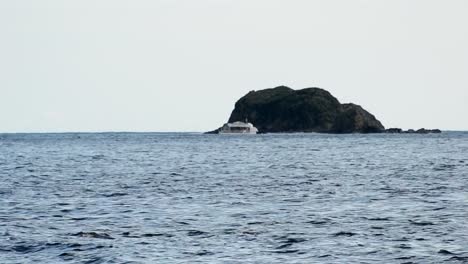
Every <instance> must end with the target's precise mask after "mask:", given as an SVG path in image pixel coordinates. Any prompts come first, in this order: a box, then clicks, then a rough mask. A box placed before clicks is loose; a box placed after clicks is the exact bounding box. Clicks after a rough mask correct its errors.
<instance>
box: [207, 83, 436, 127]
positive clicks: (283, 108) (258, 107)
mask: <svg viewBox="0 0 468 264" xmlns="http://www.w3.org/2000/svg"><path fill="white" fill-rule="evenodd" d="M245 120H248V122H250V123H252V124H253V125H254V126H255V127H256V128H258V131H259V133H298V132H316V133H330V134H347V133H391V134H400V133H401V134H429V133H441V131H440V130H439V129H425V128H421V129H418V130H414V129H409V130H403V129H401V128H388V129H385V127H384V126H383V125H382V123H381V122H380V121H379V120H378V119H377V118H376V117H375V116H374V115H373V114H371V113H369V112H368V111H366V110H365V109H364V108H363V107H361V106H360V105H357V104H353V103H344V104H343V103H340V102H339V101H338V99H336V98H335V97H334V96H333V95H332V94H330V93H329V92H328V91H326V90H324V89H321V88H316V87H313V88H304V89H300V90H294V89H291V88H289V87H286V86H278V87H275V88H270V89H264V90H259V91H250V92H249V93H247V94H246V95H245V96H243V97H242V98H240V99H239V100H238V101H237V102H236V104H235V107H234V110H233V111H232V113H231V116H230V117H229V120H228V123H234V122H236V121H242V122H243V121H245ZM218 132H219V129H215V130H213V131H210V132H207V134H217V133H218Z"/></svg>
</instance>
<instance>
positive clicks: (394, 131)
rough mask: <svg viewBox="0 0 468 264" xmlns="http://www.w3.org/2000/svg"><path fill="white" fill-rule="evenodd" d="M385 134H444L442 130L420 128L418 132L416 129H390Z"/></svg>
mask: <svg viewBox="0 0 468 264" xmlns="http://www.w3.org/2000/svg"><path fill="white" fill-rule="evenodd" d="M384 132H385V133H390V134H400V133H401V134H430V133H435V134H438V133H442V131H441V130H440V129H425V128H420V129H418V130H414V129H408V130H403V129H401V128H389V129H385V131H384Z"/></svg>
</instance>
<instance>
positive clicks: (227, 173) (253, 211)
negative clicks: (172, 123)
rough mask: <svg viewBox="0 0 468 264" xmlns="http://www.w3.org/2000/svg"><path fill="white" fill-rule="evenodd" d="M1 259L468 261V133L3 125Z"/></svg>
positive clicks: (0, 136)
mask: <svg viewBox="0 0 468 264" xmlns="http://www.w3.org/2000/svg"><path fill="white" fill-rule="evenodd" d="M0 180H1V183H0V263H2V264H12V263H21V264H23V263H88V264H96V263H468V133H466V132H444V133H442V134H430V135H413V134H411V135H398V134H396V135H395V134H369V135H359V134H352V135H324V134H265V135H255V136H223V135H201V134H191V133H89V134H87V133H65V134H0Z"/></svg>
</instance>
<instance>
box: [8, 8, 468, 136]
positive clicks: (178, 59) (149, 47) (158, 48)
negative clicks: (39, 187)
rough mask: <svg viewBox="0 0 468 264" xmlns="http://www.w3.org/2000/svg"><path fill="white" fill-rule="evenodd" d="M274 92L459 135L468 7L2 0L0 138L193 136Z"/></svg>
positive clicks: (465, 109) (464, 119)
mask: <svg viewBox="0 0 468 264" xmlns="http://www.w3.org/2000/svg"><path fill="white" fill-rule="evenodd" d="M278 85H287V86H290V87H291V88H295V89H298V88H304V87H322V88H325V89H327V90H329V91H330V92H331V93H332V94H333V95H334V96H336V97H337V98H338V99H339V100H340V101H341V102H354V103H356V104H360V105H362V106H363V107H364V108H365V109H367V110H369V111H370V112H371V113H373V114H375V115H376V117H377V118H378V119H379V120H380V121H382V123H383V124H384V125H385V126H386V127H403V128H419V127H426V128H441V129H449V130H468V1H466V0H439V1H434V0H385V1H384V0H353V1H351V0H283V1H279V0H197V1H194V0H79V1H78V0H76V1H63V0H55V1H52V0H41V1H37V0H29V1H28V0H11V1H8V0H0V92H1V94H0V132H44V131H50V132H56V131H205V130H210V129H214V128H216V127H218V126H220V125H221V124H222V123H223V122H225V121H226V120H227V119H228V117H229V114H230V113H231V111H232V109H233V107H234V103H235V101H236V100H237V99H238V98H240V97H241V96H243V95H244V94H246V93H247V92H248V91H250V90H259V89H263V88H268V87H275V86H278Z"/></svg>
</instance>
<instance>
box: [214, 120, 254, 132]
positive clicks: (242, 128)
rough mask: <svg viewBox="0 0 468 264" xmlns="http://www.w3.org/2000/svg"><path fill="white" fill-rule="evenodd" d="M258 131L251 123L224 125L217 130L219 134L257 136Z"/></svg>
mask: <svg viewBox="0 0 468 264" xmlns="http://www.w3.org/2000/svg"><path fill="white" fill-rule="evenodd" d="M257 133H258V129H257V128H256V127H254V125H253V124H252V123H248V122H246V123H244V122H240V121H238V122H234V123H226V124H224V125H223V126H222V127H221V128H220V129H219V134H257Z"/></svg>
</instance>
